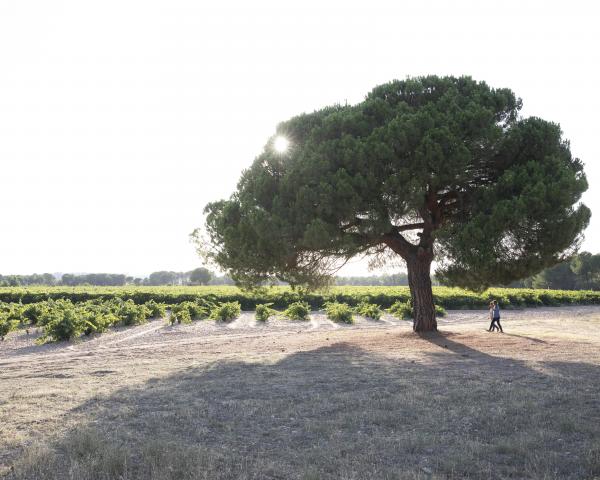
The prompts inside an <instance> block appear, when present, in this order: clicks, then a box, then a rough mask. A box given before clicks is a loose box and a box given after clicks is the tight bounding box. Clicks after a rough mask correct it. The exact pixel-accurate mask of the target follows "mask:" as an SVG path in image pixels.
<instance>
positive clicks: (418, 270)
mask: <svg viewBox="0 0 600 480" xmlns="http://www.w3.org/2000/svg"><path fill="white" fill-rule="evenodd" d="M431 260H432V259H431V256H430V255H417V256H416V257H414V258H411V259H409V260H407V261H406V266H407V268H408V286H409V288H410V295H411V298H412V306H413V315H414V321H413V330H414V331H415V332H433V331H436V330H437V321H436V320H435V307H434V306H433V292H432V290H431V276H430V270H431Z"/></svg>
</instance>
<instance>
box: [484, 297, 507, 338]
mask: <svg viewBox="0 0 600 480" xmlns="http://www.w3.org/2000/svg"><path fill="white" fill-rule="evenodd" d="M490 319H491V320H492V323H491V324H490V328H489V330H488V331H489V332H493V331H494V330H499V331H500V333H504V330H502V325H500V306H499V305H498V302H497V301H496V300H492V302H491V303H490Z"/></svg>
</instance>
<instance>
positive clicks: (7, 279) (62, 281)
mask: <svg viewBox="0 0 600 480" xmlns="http://www.w3.org/2000/svg"><path fill="white" fill-rule="evenodd" d="M233 283H234V282H233V280H231V279H230V278H229V277H228V276H226V275H223V276H219V275H215V274H214V273H213V272H211V271H210V270H208V269H207V268H204V267H200V268H196V269H194V270H190V271H189V272H171V271H160V272H152V273H151V274H150V275H149V276H148V277H147V278H139V277H131V276H127V275H124V274H121V273H86V274H80V275H77V274H73V273H65V274H62V275H59V276H55V275H52V274H51V273H43V274H37V273H34V274H33V275H0V286H3V287H19V286H28V285H64V286H69V287H75V286H78V285H96V286H123V285H156V286H158V285H233Z"/></svg>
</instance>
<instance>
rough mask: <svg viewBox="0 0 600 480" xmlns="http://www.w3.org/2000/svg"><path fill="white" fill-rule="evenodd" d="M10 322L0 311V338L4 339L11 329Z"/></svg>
mask: <svg viewBox="0 0 600 480" xmlns="http://www.w3.org/2000/svg"><path fill="white" fill-rule="evenodd" d="M11 327H12V325H11V322H10V320H8V317H7V316H6V314H4V313H0V339H2V341H4V337H6V335H8V332H10V331H11V329H12V328H11Z"/></svg>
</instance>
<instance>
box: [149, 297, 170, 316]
mask: <svg viewBox="0 0 600 480" xmlns="http://www.w3.org/2000/svg"><path fill="white" fill-rule="evenodd" d="M144 305H145V306H146V308H147V309H148V310H149V311H150V318H163V317H164V316H165V315H166V314H167V306H166V305H165V304H164V303H158V302H156V301H155V300H150V301H148V302H146V303H145V304H144Z"/></svg>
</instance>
